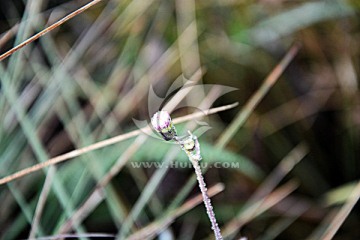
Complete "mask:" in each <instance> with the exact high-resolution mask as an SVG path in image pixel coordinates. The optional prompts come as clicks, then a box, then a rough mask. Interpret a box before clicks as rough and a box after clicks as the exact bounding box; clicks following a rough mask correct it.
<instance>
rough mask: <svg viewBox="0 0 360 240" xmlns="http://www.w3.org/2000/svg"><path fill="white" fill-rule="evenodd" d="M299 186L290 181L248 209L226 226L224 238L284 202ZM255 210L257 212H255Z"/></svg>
mask: <svg viewBox="0 0 360 240" xmlns="http://www.w3.org/2000/svg"><path fill="white" fill-rule="evenodd" d="M298 185H299V184H298V183H297V182H296V181H290V182H288V183H286V184H284V185H283V186H281V187H279V188H278V189H276V190H275V191H274V192H272V193H270V194H269V195H267V196H265V197H264V198H263V199H261V200H259V201H257V202H255V203H254V204H253V205H252V206H251V207H249V208H247V209H246V210H245V211H244V212H243V213H242V214H241V215H240V216H239V218H236V219H234V220H232V221H231V222H230V223H229V224H227V225H226V227H225V228H224V229H222V230H221V231H222V232H223V236H224V238H226V237H227V236H231V235H233V234H234V233H236V232H238V231H239V230H240V228H241V227H242V226H243V225H244V224H246V223H248V222H249V221H251V220H252V219H254V218H255V217H257V216H259V215H260V214H262V213H263V212H265V211H267V210H268V209H270V208H271V207H272V206H274V205H275V204H277V203H279V202H280V201H282V200H283V199H284V198H286V197H287V196H288V195H290V194H291V193H292V192H293V191H294V190H295V189H296V188H297V187H298ZM254 209H256V210H255V211H254Z"/></svg>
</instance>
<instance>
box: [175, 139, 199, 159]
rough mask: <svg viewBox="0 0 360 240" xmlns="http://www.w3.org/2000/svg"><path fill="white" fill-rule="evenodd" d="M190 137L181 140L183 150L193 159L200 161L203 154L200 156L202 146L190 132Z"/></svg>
mask: <svg viewBox="0 0 360 240" xmlns="http://www.w3.org/2000/svg"><path fill="white" fill-rule="evenodd" d="M189 134H190V135H189V136H187V137H185V138H183V139H181V140H180V145H181V147H182V149H183V150H184V151H185V152H186V153H187V154H188V155H189V156H191V157H192V158H193V159H195V160H198V161H200V160H201V154H200V144H199V141H198V140H197V137H196V136H194V135H192V134H191V133H190V132H189Z"/></svg>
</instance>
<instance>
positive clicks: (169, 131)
mask: <svg viewBox="0 0 360 240" xmlns="http://www.w3.org/2000/svg"><path fill="white" fill-rule="evenodd" d="M151 124H152V126H153V128H154V129H155V130H156V131H157V132H158V133H160V134H161V136H162V137H163V138H164V139H165V140H166V141H169V140H171V139H173V138H174V137H176V135H177V134H176V129H175V127H174V125H173V124H172V121H171V117H170V115H169V113H168V112H166V111H159V112H157V113H155V114H154V116H153V117H152V118H151Z"/></svg>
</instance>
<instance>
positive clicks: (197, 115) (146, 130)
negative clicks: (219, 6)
mask: <svg viewBox="0 0 360 240" xmlns="http://www.w3.org/2000/svg"><path fill="white" fill-rule="evenodd" d="M237 105H238V103H233V104H229V105H225V106H221V107H217V108H211V109H209V110H208V111H206V112H196V113H193V114H189V115H186V116H184V117H180V118H177V119H174V123H180V122H185V121H188V120H190V119H195V118H201V117H204V116H207V115H210V114H215V113H217V112H221V111H225V110H228V109H231V108H234V107H236V106H237ZM149 132H151V128H150V127H144V128H142V129H139V130H135V131H132V132H129V133H125V134H122V135H119V136H116V137H113V138H109V139H106V140H104V141H101V142H97V143H95V144H92V145H90V146H87V147H83V148H80V149H76V150H73V151H71V152H68V153H65V154H63V155H59V156H57V157H54V158H51V159H49V160H47V161H45V162H42V163H38V164H36V165H33V166H31V167H28V168H25V169H23V170H20V171H18V172H16V173H14V174H11V175H9V176H7V177H4V178H1V179H0V185H2V184H5V183H8V182H10V181H13V180H15V179H17V178H21V177H23V176H26V175H28V174H30V173H32V172H36V171H39V170H40V169H43V168H45V167H48V166H51V165H54V164H57V163H60V162H63V161H66V160H69V159H72V158H74V157H78V156H80V155H82V154H85V153H88V152H91V151H94V150H96V149H99V148H103V147H106V146H109V145H112V144H115V143H118V142H121V141H124V140H126V139H129V138H132V137H135V136H138V135H140V134H142V133H149Z"/></svg>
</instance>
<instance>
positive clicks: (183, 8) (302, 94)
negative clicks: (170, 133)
mask: <svg viewBox="0 0 360 240" xmlns="http://www.w3.org/2000/svg"><path fill="white" fill-rule="evenodd" d="M86 3H87V1H82V0H81V1H65V0H64V1H60V0H58V1H57V0H37V1H21V0H14V1H2V2H1V3H0V32H1V33H2V35H1V38H0V48H1V52H5V51H6V50H8V49H10V48H11V47H13V46H15V45H17V44H19V43H21V42H23V41H24V40H26V39H27V38H29V37H30V36H32V35H33V34H35V33H37V32H39V31H41V30H42V29H44V28H46V27H47V26H49V25H50V24H52V23H54V22H55V21H56V20H58V19H59V18H61V17H63V16H65V15H66V14H68V13H70V12H72V11H74V10H76V9H79V8H80V7H81V6H82V5H84V4H86ZM359 7H360V5H359V3H358V1H355V0H354V1H350V0H349V1H345V0H344V1H341V0H327V1H282V0H261V1H252V0H244V1H236V0H225V1H193V0H186V1H181V0H178V1H162V0H148V1H141V0H134V1H127V0H125V1H117V0H108V1H102V2H101V3H98V4H97V5H95V6H93V7H91V8H90V9H88V10H87V11H85V12H83V13H82V14H79V15H77V16H76V17H75V18H73V19H71V20H69V21H67V22H66V23H65V24H63V25H62V26H61V27H58V28H56V29H55V30H53V31H51V32H50V33H48V34H46V35H44V36H43V37H41V38H40V39H38V40H36V41H34V42H32V43H31V44H29V45H27V46H26V47H24V48H22V49H21V50H19V51H18V52H16V53H14V54H12V55H11V56H10V57H9V58H7V59H5V60H3V61H1V63H0V80H1V85H0V87H1V88H0V119H1V124H0V176H1V177H5V176H7V175H9V174H11V173H14V172H16V171H18V170H21V169H23V168H25V167H28V166H31V165H34V164H36V163H38V162H43V161H46V160H47V159H49V158H51V157H53V156H56V155H59V154H63V153H66V152H69V151H71V150H73V149H77V148H80V147H84V146H88V145H91V144H94V143H95V142H98V141H100V140H104V139H107V138H110V137H113V136H116V135H119V134H123V133H127V132H129V131H131V130H133V129H135V125H134V122H133V120H132V119H133V118H135V119H142V120H148V119H149V109H148V94H149V88H150V87H151V86H152V87H153V88H154V91H155V92H156V94H158V95H159V96H160V97H162V98H169V96H168V95H166V93H167V90H168V88H169V87H170V86H171V84H172V83H173V82H174V81H175V80H176V79H183V81H185V80H186V79H190V78H192V77H193V75H194V73H195V72H197V71H198V70H199V69H202V71H201V77H200V78H198V79H197V81H198V84H219V85H225V86H231V87H234V88H238V89H239V90H236V91H233V92H230V93H227V94H225V95H223V96H219V94H218V91H219V89H217V88H216V87H214V88H211V89H210V91H203V92H202V91H200V92H197V93H196V94H193V95H189V96H186V97H185V100H184V101H187V104H188V105H191V106H197V104H199V103H201V102H203V100H204V99H205V100H206V101H204V102H203V104H205V105H206V106H207V107H210V105H211V103H212V102H214V104H212V105H213V106H221V105H225V104H229V103H233V102H239V106H238V107H236V108H234V109H231V110H228V111H224V112H220V113H218V114H215V115H212V116H209V117H206V118H205V119H202V120H201V121H205V122H207V123H208V124H209V125H210V126H211V129H210V130H209V131H207V132H206V133H205V134H204V135H201V137H200V144H201V147H202V152H203V154H204V161H206V162H209V163H211V162H232V163H236V162H238V163H241V164H240V165H239V166H240V168H237V169H234V168H209V170H208V171H207V172H206V174H205V180H206V181H207V183H208V185H209V187H210V186H213V185H215V184H216V183H219V182H221V183H223V184H224V186H225V188H224V190H223V191H222V192H221V193H220V194H218V195H216V196H214V197H213V198H212V199H213V204H214V209H215V212H216V215H217V217H218V221H219V224H220V226H221V227H223V232H224V234H225V235H226V236H227V238H228V239H238V238H239V237H240V236H246V237H248V238H249V239H306V238H308V239H326V237H325V235H326V234H327V233H328V231H329V228H328V226H331V227H333V226H334V225H329V224H330V223H339V224H341V223H342V221H343V220H345V221H344V223H343V224H342V225H341V228H340V230H339V231H338V232H337V233H336V235H335V237H334V239H342V240H344V239H359V238H360V230H359V228H358V227H357V226H359V224H360V220H359V208H358V207H356V206H355V208H354V209H352V211H351V213H350V214H348V212H347V211H346V209H350V210H351V207H352V205H354V203H355V202H356V201H357V198H358V196H359V194H360V190H359V186H358V185H359V184H358V182H357V181H358V180H359V177H360V176H359V172H360V161H359V159H360V158H359V150H360V148H359V147H360V138H359V136H360V135H359V124H360V115H359V113H360V109H359V107H360V105H359V78H358V76H359V73H360V69H359V66H360V65H359V61H360V58H359V54H360V52H359V49H360V46H359V45H360V35H359V34H360V32H359V30H360V25H359V24H360V21H359ZM294 43H300V44H301V48H300V50H299V53H298V54H297V56H296V57H295V58H294V59H293V60H292V61H291V63H290V65H289V66H288V67H287V68H286V69H285V71H284V74H283V75H282V76H281V77H280V78H279V80H278V82H277V83H276V84H275V85H274V87H272V88H271V89H270V91H269V93H268V94H266V93H265V92H263V93H262V95H263V96H264V99H263V100H262V101H261V102H260V104H259V105H258V106H257V107H256V108H255V109H250V110H251V115H250V117H249V119H247V121H246V122H245V124H243V125H242V124H241V129H235V130H234V131H233V130H229V126H230V125H231V124H236V122H237V121H239V118H238V117H237V116H239V115H238V114H239V113H241V112H242V111H244V109H243V108H242V106H244V105H245V103H246V102H247V101H248V100H249V99H250V98H251V97H252V96H254V95H253V94H254V93H255V91H256V90H257V89H258V88H259V87H260V86H261V84H262V83H263V81H264V79H265V78H266V76H267V75H268V74H269V73H270V72H271V71H272V70H273V69H274V68H275V66H276V65H277V64H278V63H279V61H280V60H281V58H282V57H283V56H284V55H285V54H286V52H287V51H288V50H289V49H290V47H291V46H292V45H293V44H294ZM245 110H246V109H245ZM247 110H249V109H247ZM194 111H197V110H196V108H194V107H192V108H191V107H187V108H178V109H176V111H174V113H173V116H174V117H176V116H182V115H186V114H189V113H192V112H194ZM150 114H151V113H150ZM195 123H196V122H195V120H193V121H190V122H189V123H187V125H184V124H183V125H179V127H180V128H182V129H194V128H195V127H194V126H195V125H194V124H195ZM197 127H199V125H197ZM225 132H228V134H230V136H231V138H230V140H229V141H228V142H226V144H225V146H224V147H221V146H220V147H219V144H218V143H219V139H220V138H221V136H223V134H224V133H225ZM299 144H300V145H299ZM134 161H137V162H165V163H170V162H172V161H175V162H176V161H185V156H183V153H181V152H180V150H179V149H177V148H176V147H173V146H172V145H169V144H165V143H164V142H161V141H157V140H155V139H152V138H147V137H144V136H140V137H136V138H133V139H129V140H126V141H123V142H120V143H117V144H114V145H112V146H108V147H105V148H101V149H99V150H96V151H93V152H90V153H87V154H84V155H81V156H79V157H76V158H74V159H72V160H70V161H67V162H64V163H61V164H58V165H56V167H50V168H47V169H43V170H42V171H39V172H37V173H33V174H30V175H27V176H25V177H23V178H21V179H18V180H15V181H13V182H10V183H7V184H6V185H2V186H0V202H1V208H0V236H1V238H2V239H20V238H28V237H41V236H53V235H54V236H57V235H59V234H64V233H73V234H75V235H77V236H78V237H79V238H80V237H81V236H83V237H82V238H83V239H86V238H88V239H89V238H95V237H96V236H97V235H96V234H95V233H106V234H111V235H117V234H120V235H119V236H122V237H123V238H124V239H125V238H126V237H129V239H131V238H130V237H131V234H137V233H139V231H140V230H141V229H142V228H143V227H145V226H149V224H152V225H150V227H152V228H147V229H145V232H146V233H147V234H148V235H146V237H142V239H150V238H155V237H159V239H206V238H211V237H212V233H211V229H210V223H209V221H208V219H207V217H206V212H205V209H204V207H203V205H202V204H201V203H200V204H199V206H197V204H194V203H193V204H190V207H189V208H188V209H186V210H183V211H182V212H181V211H178V212H176V209H177V210H179V209H178V207H179V206H181V205H182V204H183V203H184V201H186V200H188V199H191V197H193V196H195V195H197V194H198V193H199V191H198V188H197V186H196V185H195V184H194V176H193V175H194V174H193V171H192V169H190V168H158V169H156V168H154V167H151V168H134V167H133V165H131V162H134ZM114 166H115V168H117V171H116V172H114V173H113V172H112V171H111V170H110V169H112V168H114ZM104 177H105V178H106V177H109V178H110V179H108V180H109V181H108V182H106V181H105V182H102V181H103V179H104ZM217 186H219V185H217ZM96 189H97V190H96ZM218 189H219V188H218ZM220 189H221V187H220ZM93 191H95V193H97V194H99V195H96V194H95V195H94V194H93V195H91V194H92V193H93ZM219 191H220V190H219ZM90 196H92V197H90ZM96 196H101V197H100V198H96ZM99 199H100V200H99ZM85 202H87V203H88V205H83V204H84V203H85ZM351 203H353V204H352V205H351ZM347 204H348V205H347ZM347 207H350V208H347ZM180 210H181V209H180ZM341 210H343V211H344V212H345V214H344V215H342V217H341V216H340V217H339V218H337V216H339V215H336V214H337V213H339V211H340V213H341ZM174 211H175V212H174ZM80 213H81V214H83V216H84V219H82V220H81V221H80V222H67V220H68V219H71V218H72V217H74V216H77V214H80ZM175 213H177V214H175ZM332 229H334V228H332ZM85 233H92V234H90V237H85V235H84V234H85ZM104 236H105V235H104ZM104 236H103V237H104Z"/></svg>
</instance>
